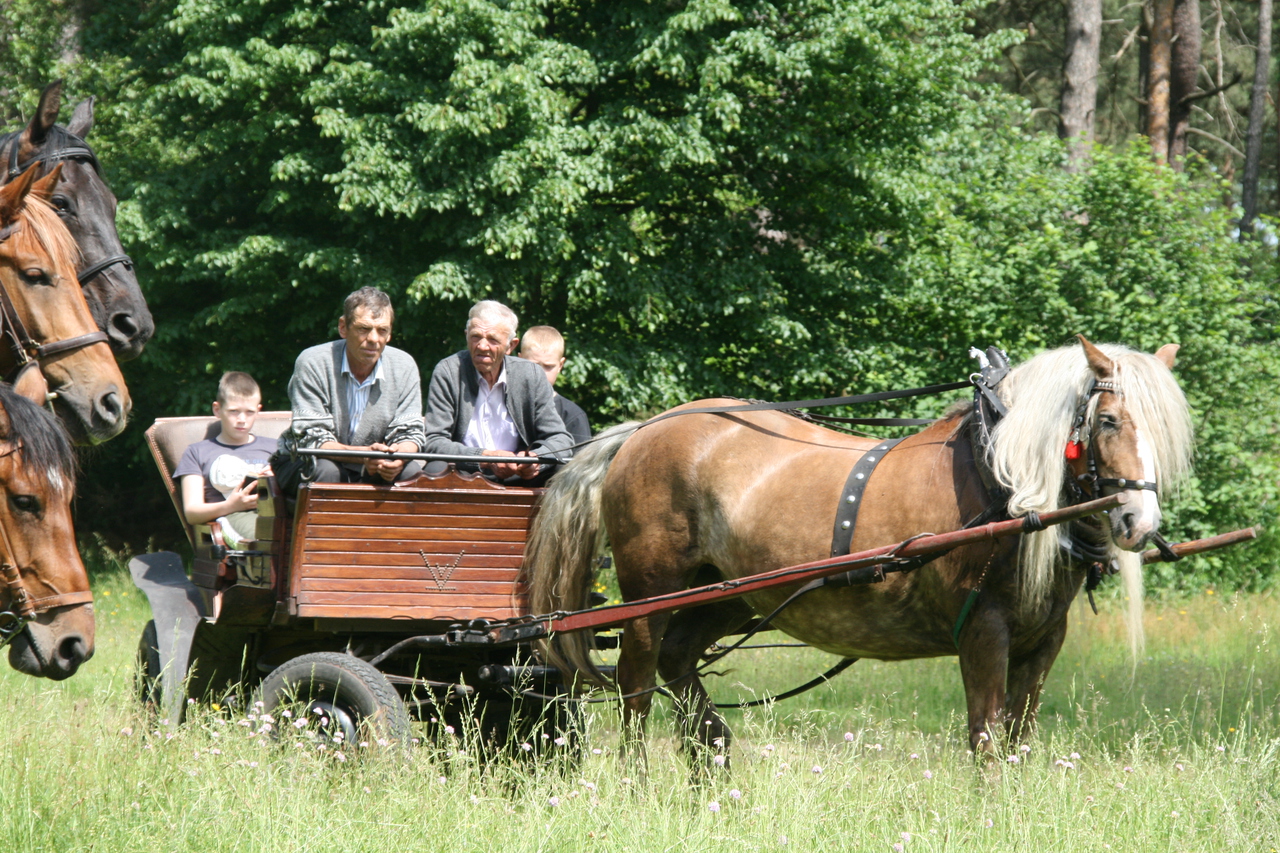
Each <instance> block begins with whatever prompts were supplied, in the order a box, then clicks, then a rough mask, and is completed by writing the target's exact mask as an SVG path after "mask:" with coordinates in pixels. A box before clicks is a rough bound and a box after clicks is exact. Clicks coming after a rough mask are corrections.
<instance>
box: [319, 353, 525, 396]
mask: <svg viewBox="0 0 1280 853" xmlns="http://www.w3.org/2000/svg"><path fill="white" fill-rule="evenodd" d="M505 369H506V367H505V366H504V367H503V370H505ZM342 372H343V373H344V374H346V375H347V376H350V377H351V379H352V381H354V382H355V383H356V387H358V388H364V387H365V386H368V385H372V384H374V383H375V382H377V381H378V380H379V379H381V378H382V359H381V358H379V359H378V360H377V361H376V362H375V363H374V365H373V371H372V372H371V373H370V374H369V375H368V376H367V377H366V378H365V380H364V381H363V382H361V381H360V380H358V379H356V375H355V374H354V373H352V372H351V362H349V361H347V348H346V347H345V346H344V347H343V348H342ZM504 375H505V374H504Z"/></svg>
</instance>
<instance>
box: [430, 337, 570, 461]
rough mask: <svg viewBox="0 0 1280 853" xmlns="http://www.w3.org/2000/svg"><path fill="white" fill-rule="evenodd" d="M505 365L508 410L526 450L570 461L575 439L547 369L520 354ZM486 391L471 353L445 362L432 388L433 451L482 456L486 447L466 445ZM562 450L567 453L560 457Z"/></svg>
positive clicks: (434, 375)
mask: <svg viewBox="0 0 1280 853" xmlns="http://www.w3.org/2000/svg"><path fill="white" fill-rule="evenodd" d="M503 364H504V365H505V366H506V371H507V392H506V404H507V411H508V412H509V413H510V415H511V421H512V423H514V424H515V427H516V432H517V433H518V434H519V435H520V442H521V449H522V450H532V451H533V452H534V453H536V454H538V455H539V456H549V455H553V454H554V455H556V456H557V457H559V458H562V459H568V458H569V456H571V455H572V452H571V451H568V450H567V448H568V447H570V446H572V445H573V438H572V437H571V436H570V435H569V433H568V431H567V430H566V429H565V426H564V422H563V421H561V420H560V415H559V413H558V412H556V404H555V396H554V394H553V393H552V391H551V383H549V382H547V376H546V374H545V373H543V371H542V368H541V367H539V366H538V365H536V364H534V363H533V362H531V361H526V360H524V359H523V358H519V357H517V356H514V355H509V356H507V357H506V358H505V359H504V361H503ZM479 393H480V375H479V374H478V373H477V372H476V369H475V366H474V365H473V364H472V363H471V354H470V353H469V352H467V351H466V350H463V351H462V352H457V353H454V354H453V355H451V356H449V357H448V358H444V359H441V360H440V363H439V364H437V365H436V368H435V370H433V371H432V372H431V384H430V386H429V387H428V389H427V411H426V418H425V419H424V420H425V422H426V433H427V445H426V448H425V450H426V452H427V453H452V454H461V455H467V456H479V455H480V452H481V449H482V448H478V447H467V446H466V445H464V444H463V443H462V440H463V438H464V437H465V436H466V434H467V427H468V426H470V424H471V415H472V413H473V412H474V411H475V408H476V397H477V396H478V395H479ZM557 451H562V452H559V453H557Z"/></svg>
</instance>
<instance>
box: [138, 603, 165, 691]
mask: <svg viewBox="0 0 1280 853" xmlns="http://www.w3.org/2000/svg"><path fill="white" fill-rule="evenodd" d="M135 678H136V680H137V681H136V688H137V697H138V701H139V702H141V703H142V706H143V707H144V708H146V709H147V710H149V711H158V710H160V703H161V701H162V698H163V694H164V685H163V684H161V681H160V639H159V637H158V636H157V635H156V620H154V619H152V620H150V621H148V622H147V624H146V627H144V628H143V629H142V636H141V637H140V638H139V639H138V668H137V670H136V673H135Z"/></svg>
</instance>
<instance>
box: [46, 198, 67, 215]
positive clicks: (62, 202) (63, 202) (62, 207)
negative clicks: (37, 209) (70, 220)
mask: <svg viewBox="0 0 1280 853" xmlns="http://www.w3.org/2000/svg"><path fill="white" fill-rule="evenodd" d="M49 201H50V202H51V203H52V204H53V206H54V208H55V209H56V210H57V211H58V213H60V214H62V213H71V199H69V198H67V197H66V196H64V195H55V196H54V197H53V198H51V199H49Z"/></svg>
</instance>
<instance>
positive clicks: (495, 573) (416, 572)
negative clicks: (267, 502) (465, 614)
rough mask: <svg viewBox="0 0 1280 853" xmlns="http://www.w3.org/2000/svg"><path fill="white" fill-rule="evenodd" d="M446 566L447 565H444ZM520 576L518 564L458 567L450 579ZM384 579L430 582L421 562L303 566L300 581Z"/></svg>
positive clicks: (427, 571)
mask: <svg viewBox="0 0 1280 853" xmlns="http://www.w3.org/2000/svg"><path fill="white" fill-rule="evenodd" d="M446 565H447V564H446ZM519 574H520V566H519V564H516V565H513V566H497V567H489V568H471V569H469V568H465V567H463V566H459V567H458V568H456V569H454V570H453V574H452V575H450V577H452V578H455V579H457V580H465V581H479V580H490V579H494V578H514V577H516V576H517V575H519ZM373 577H378V578H386V579H387V580H393V581H394V580H421V579H426V580H428V581H429V580H430V579H431V577H432V575H431V572H430V571H429V570H428V569H426V568H425V567H424V566H423V565H422V561H418V565H417V567H409V568H406V567H404V566H311V565H304V566H303V575H302V579H303V580H304V581H305V580H307V579H309V578H332V579H334V580H342V579H345V578H353V579H357V580H358V579H360V578H373Z"/></svg>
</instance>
